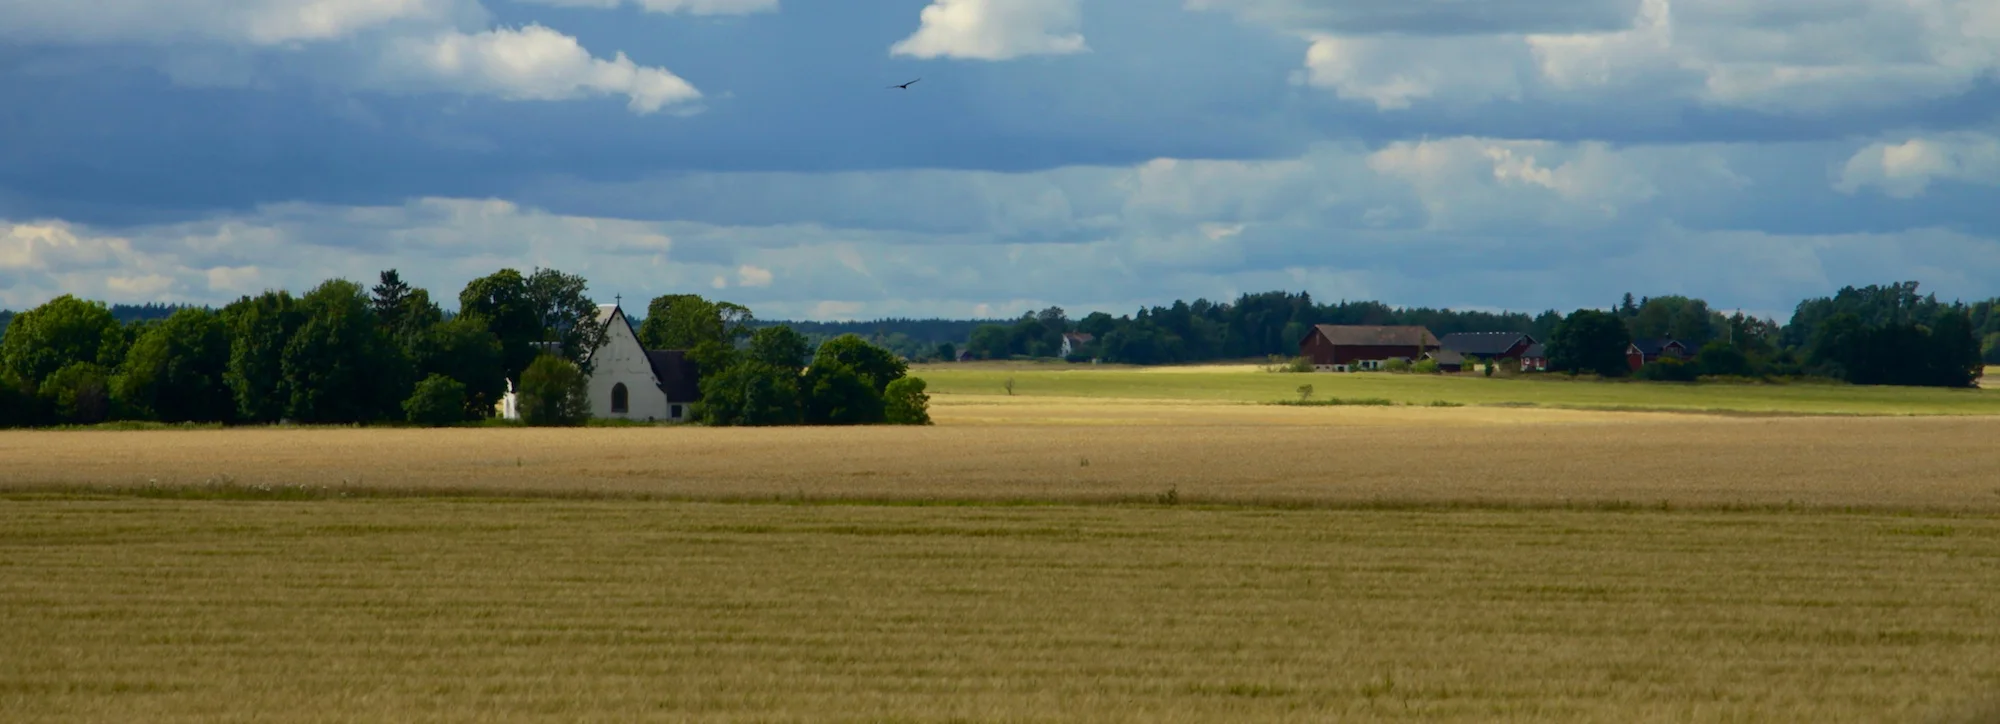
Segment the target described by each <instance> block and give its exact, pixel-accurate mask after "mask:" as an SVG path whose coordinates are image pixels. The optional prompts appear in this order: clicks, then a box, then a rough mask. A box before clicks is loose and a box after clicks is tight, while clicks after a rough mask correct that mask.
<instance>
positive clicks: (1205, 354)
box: [965, 292, 1562, 364]
mask: <svg viewBox="0 0 2000 724" xmlns="http://www.w3.org/2000/svg"><path fill="white" fill-rule="evenodd" d="M1561 319H1562V316H1561V315H1560V314H1557V313H1555V312H1552V311H1551V312H1544V313H1542V314H1540V315H1528V314H1522V313H1518V312H1506V313H1494V312H1483V311H1454V310H1449V309H1429V308H1407V309H1405V308H1396V307H1391V306H1388V305H1386V304H1382V303H1380V302H1371V301H1358V302H1357V301H1341V302H1335V303H1332V304H1318V303H1315V302H1314V301H1313V299H1312V296H1311V295H1310V294H1306V293H1297V294H1294V293H1291V292H1265V293H1262V294H1245V295H1243V296H1241V297H1238V298H1237V299H1236V301H1234V302H1212V301H1209V300H1207V299H1197V300H1195V301H1194V302H1191V303H1190V302H1185V301H1176V302H1174V303H1173V304H1171V305H1166V306H1155V307H1149V308H1144V309H1140V310H1139V311H1138V312H1137V313H1136V314H1132V315H1128V316H1122V317H1112V316H1111V315H1109V314H1105V313H1103V312H1093V313H1091V314H1089V315H1087V316H1085V317H1084V318H1082V319H1079V320H1074V321H1072V320H1070V319H1069V318H1068V315H1067V314H1066V313H1065V312H1064V310H1063V309H1062V308H1061V307H1050V308H1048V309H1044V310H1042V311H1040V312H1035V313H1030V314H1025V315H1022V317H1021V318H1020V319H1018V320H1015V321H1013V322H1010V323H1007V324H985V325H980V326H979V327H976V328H974V329H973V331H972V333H971V335H970V336H969V337H968V338H967V339H966V342H965V349H966V350H967V351H968V352H970V353H971V354H972V355H973V356H974V357H978V358H982V359H1005V358H1009V357H1022V356H1026V357H1051V356H1055V355H1056V354H1057V353H1058V352H1059V351H1060V350H1061V348H1062V335H1063V334H1064V333H1066V332H1080V333H1084V334H1088V335H1090V336H1091V337H1092V339H1091V341H1090V342H1089V343H1087V344H1085V345H1084V346H1083V347H1082V348H1081V349H1080V350H1075V351H1074V352H1073V354H1072V356H1073V357H1076V358H1084V359H1102V360H1104V361H1106V362H1120V363H1127V364H1167V363H1177V362H1200V361H1206V360H1217V359H1243V358H1263V357H1268V356H1270V355H1292V354H1296V353H1297V352H1298V348H1299V340H1300V339H1303V338H1304V337H1305V335H1306V333H1307V332H1309V331H1311V329H1312V327H1313V325H1316V324H1388V325H1422V326H1425V327H1428V328H1430V330H1431V331H1432V332H1434V333H1436V334H1440V335H1442V334H1449V333H1452V332H1490V331H1520V332H1529V333H1533V334H1538V335H1541V336H1546V335H1548V334H1550V333H1552V332H1553V331H1554V328H1555V324H1556V322H1557V321H1559V320H1561Z"/></svg>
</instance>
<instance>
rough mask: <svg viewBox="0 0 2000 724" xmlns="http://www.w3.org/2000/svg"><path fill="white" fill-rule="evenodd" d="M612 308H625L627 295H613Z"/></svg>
mask: <svg viewBox="0 0 2000 724" xmlns="http://www.w3.org/2000/svg"><path fill="white" fill-rule="evenodd" d="M611 306H614V307H623V306H625V295H623V294H613V295H611Z"/></svg>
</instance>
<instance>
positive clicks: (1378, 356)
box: [1299, 324, 1440, 372]
mask: <svg viewBox="0 0 2000 724" xmlns="http://www.w3.org/2000/svg"><path fill="white" fill-rule="evenodd" d="M1439 348H1440V345H1439V344H1438V338H1437V337H1436V336H1434V335H1432V334H1431V331H1430V330H1428V329H1425V328H1423V327H1379V326H1373V325H1347V324H1320V325H1315V326H1314V327H1313V329H1312V332H1310V333H1308V334H1306V338H1305V339H1302V340H1299V356H1301V357H1305V358H1306V359H1309V360H1312V365H1313V369H1316V370H1320V371H1322V372H1346V371H1349V370H1357V369H1361V370H1372V369H1380V368H1381V367H1382V363H1384V362H1387V361H1389V360H1392V359H1400V360H1405V361H1414V360H1416V359H1417V358H1420V357H1423V356H1424V353H1426V352H1433V351H1436V350H1438V349H1439Z"/></svg>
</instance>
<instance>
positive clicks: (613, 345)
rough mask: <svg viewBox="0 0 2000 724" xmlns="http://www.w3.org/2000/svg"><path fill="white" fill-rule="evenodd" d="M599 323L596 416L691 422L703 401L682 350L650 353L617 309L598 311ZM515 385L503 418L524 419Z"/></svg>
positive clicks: (593, 374) (593, 382)
mask: <svg viewBox="0 0 2000 724" xmlns="http://www.w3.org/2000/svg"><path fill="white" fill-rule="evenodd" d="M597 323H598V324H600V325H603V327H604V341H603V343H601V344H599V345H598V347H597V349H595V350H592V351H591V353H590V357H589V360H590V362H591V371H590V416H591V417H595V418H608V419H619V420H638V421H644V422H660V421H672V422H680V421H684V420H687V419H688V416H689V414H690V413H691V412H692V410H690V409H689V408H690V407H691V406H692V405H694V403H695V401H696V400H699V399H700V398H701V392H700V388H699V387H698V384H697V383H698V381H699V377H698V374H697V371H696V369H695V364H694V361H693V360H690V359H688V358H687V355H686V353H684V352H682V351H681V350H662V349H646V347H645V345H642V344H640V343H639V333H638V331H637V330H634V329H633V328H632V320H631V319H630V318H628V317H626V316H625V310H624V309H623V308H621V307H620V306H619V305H617V304H600V305H598V306H597ZM513 386H514V383H513V381H512V380H509V381H508V383H507V395H506V397H505V398H504V399H503V400H502V401H501V411H500V415H501V417H504V418H506V419H509V420H515V419H519V418H520V410H519V408H518V407H517V404H516V399H515V397H514V389H513Z"/></svg>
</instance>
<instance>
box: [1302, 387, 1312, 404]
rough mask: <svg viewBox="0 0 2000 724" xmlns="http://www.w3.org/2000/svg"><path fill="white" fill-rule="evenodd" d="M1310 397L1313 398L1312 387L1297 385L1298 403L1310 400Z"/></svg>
mask: <svg viewBox="0 0 2000 724" xmlns="http://www.w3.org/2000/svg"><path fill="white" fill-rule="evenodd" d="M1312 396H1313V386H1312V385H1299V401H1300V402H1305V401H1306V400H1310V399H1312Z"/></svg>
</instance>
